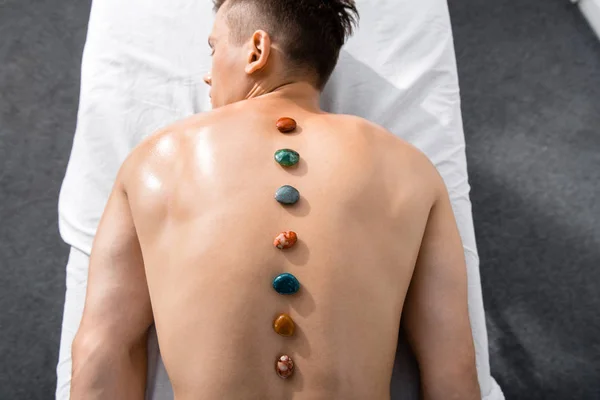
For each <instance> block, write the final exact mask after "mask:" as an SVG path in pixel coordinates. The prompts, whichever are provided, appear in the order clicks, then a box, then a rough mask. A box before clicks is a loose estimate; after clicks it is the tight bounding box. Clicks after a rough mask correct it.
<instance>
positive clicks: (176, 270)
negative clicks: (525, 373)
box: [71, 0, 479, 400]
mask: <svg viewBox="0 0 600 400" xmlns="http://www.w3.org/2000/svg"><path fill="white" fill-rule="evenodd" d="M250 3H252V4H251V5H249V6H248V7H250V8H244V7H246V6H245V5H244V4H246V3H244V2H241V1H240V2H235V1H232V0H226V2H225V4H226V5H225V6H223V7H221V6H222V5H223V4H224V2H223V1H216V2H215V4H216V5H217V8H219V7H220V8H219V11H218V13H217V17H216V22H215V26H214V28H213V32H212V34H211V37H210V38H209V43H210V46H211V47H212V49H213V51H214V57H213V68H212V73H211V74H209V75H207V77H206V79H205V80H206V82H207V83H208V84H209V85H211V88H212V91H211V93H212V103H213V106H215V108H216V110H214V111H212V112H210V113H206V114H202V115H197V116H194V117H192V118H190V119H187V120H185V121H182V122H179V123H176V124H174V125H172V126H170V127H168V128H166V129H164V130H162V131H161V132H159V133H157V134H155V135H153V136H151V137H150V138H149V139H147V140H146V141H144V142H143V143H142V144H141V145H139V146H138V147H137V148H136V149H135V150H134V151H133V152H132V154H131V155H130V156H129V157H128V159H127V160H126V161H125V163H124V164H123V166H122V167H121V170H120V172H119V175H118V177H117V180H116V183H115V186H114V189H113V192H112V194H111V197H110V199H109V201H108V203H107V206H106V209H105V211H104V215H103V217H102V220H101V222H100V225H99V228H98V232H97V234H96V239H95V241H94V245H93V249H92V254H91V258H90V272H89V278H88V282H89V283H88V288H87V296H86V305H85V309H84V313H83V318H82V322H81V326H80V329H79V332H78V334H77V337H76V339H75V341H74V343H73V380H72V386H71V389H72V398H73V400H75V399H85V400H89V399H110V400H116V399H127V400H131V399H134V398H138V399H141V398H142V397H143V393H144V389H145V383H146V376H145V375H146V351H145V349H146V343H147V342H146V340H147V332H148V329H149V327H150V326H151V325H152V324H153V323H154V324H155V325H156V330H157V334H158V340H159V346H160V348H161V353H162V357H163V361H164V364H165V367H166V369H167V373H168V375H169V378H170V380H171V383H172V385H173V390H174V394H175V398H176V400H188V399H189V400H192V399H193V400H196V399H208V400H213V399H214V400H238V399H239V400H251V399H252V400H254V399H256V400H259V399H260V400H270V399H273V400H275V399H277V400H279V399H294V400H320V399H323V400H325V399H326V400H338V399H339V400H353V399H356V400H387V399H389V397H390V393H389V390H390V380H391V374H392V366H393V363H394V356H395V350H396V342H397V338H398V330H399V327H400V319H401V318H402V323H403V326H404V328H405V330H406V334H407V337H408V339H409V342H410V345H411V347H412V349H413V351H414V353H415V355H416V358H417V361H418V363H419V369H420V374H421V385H422V392H423V398H424V399H426V400H442V399H443V400H451V399H457V400H474V399H476V398H478V397H479V388H478V384H477V376H476V369H475V357H474V349H473V341H472V336H471V330H470V325H469V318H468V310H467V282H466V268H465V263H464V257H463V249H462V246H461V241H460V237H459V235H458V230H457V227H456V223H455V221H454V216H453V213H452V208H451V206H450V201H449V199H448V195H447V193H446V190H445V186H444V184H443V181H442V179H441V178H440V176H439V175H438V174H437V171H436V170H435V168H434V167H433V166H432V164H431V163H430V162H429V161H428V160H427V158H426V157H425V156H424V155H423V154H421V153H420V152H419V151H417V150H416V149H414V148H413V147H411V146H410V145H408V144H406V143H404V142H403V141H401V140H400V139H398V138H396V137H394V136H393V135H392V134H391V133H389V132H387V131H385V130H384V129H383V128H381V127H378V126H376V125H374V124H371V123H369V122H367V121H364V120H362V119H360V118H357V117H351V116H342V115H332V114H326V113H324V112H322V111H321V110H320V108H319V96H320V89H321V88H322V86H323V85H324V82H325V81H326V78H327V77H328V74H329V73H330V72H331V70H332V69H333V66H334V65H335V59H336V58H337V53H336V52H339V47H340V46H341V44H342V43H343V41H344V38H345V36H346V34H347V31H348V29H349V28H348V24H350V22H349V21H350V20H351V16H350V14H348V12H349V11H351V10H352V9H353V7H354V3H353V2H351V1H349V0H343V1H342V0H337V1H333V0H332V1H331V2H328V3H327V4H324V3H322V2H319V3H318V4H317V3H316V2H315V3H314V4H312V3H311V4H309V3H310V2H306V3H304V2H279V1H274V2H271V3H269V4H271V5H272V6H273V7H275V9H277V10H279V11H278V12H280V13H282V14H285V15H287V16H286V20H288V21H297V22H296V24H297V26H296V28H297V29H298V30H297V31H296V33H298V34H299V35H300V36H298V37H296V39H298V41H297V43H299V44H298V45H297V46H296V47H298V46H300V47H302V46H305V45H306V46H305V48H304V50H303V51H304V53H302V52H299V53H297V54H304V56H306V57H305V58H306V59H305V60H300V63H299V64H296V65H293V64H290V62H291V61H290V60H291V59H292V58H290V57H292V56H291V55H286V54H284V52H283V51H282V50H281V49H282V48H285V46H286V43H287V42H286V40H289V39H285V37H282V36H281V35H279V36H278V34H277V33H276V32H282V31H284V30H285V31H286V32H288V34H290V33H289V32H294V31H293V30H291V31H290V30H289V29H287V27H284V26H282V25H277V24H278V23H276V22H275V20H274V19H273V18H271V17H272V16H271V17H264V16H265V15H269V13H271V14H272V13H273V12H274V11H273V9H269V8H268V7H267V5H265V4H266V3H264V2H261V1H257V0H256V1H250ZM227 4H230V6H227ZM317 6H318V7H321V11H323V10H325V9H326V8H327V7H330V8H331V9H329V11H328V12H327V13H324V11H323V12H318V13H315V9H316V8H314V7H317ZM265 7H267V8H265ZM302 7H304V8H302ZM297 9H298V10H300V9H302V10H303V12H304V13H305V18H296V17H297V16H298V15H297V13H296V11H297ZM249 10H250V11H252V10H253V12H254V13H255V14H254V15H255V18H256V21H254V22H256V23H258V24H263V23H266V24H267V25H268V24H272V25H274V27H272V29H273V30H272V32H275V34H274V35H273V36H272V37H271V35H270V34H269V33H267V32H266V31H265V30H262V29H258V30H255V29H254V28H252V24H249V25H248V26H245V25H244V24H242V25H241V26H242V27H244V26H245V27H246V28H249V32H253V33H252V35H251V37H250V39H249V40H247V41H241V42H240V43H238V42H236V41H235V39H234V38H235V34H233V33H231V32H230V30H231V29H230V26H235V27H238V26H240V24H239V23H236V24H232V22H231V21H237V20H236V19H235V18H247V15H252V13H250V14H247V13H246V12H247V11H249ZM354 11H355V9H354ZM229 13H231V15H232V17H231V19H230V18H229V15H230V14H229ZM236 13H242V14H236ZM244 13H245V14H244ZM261 13H262V14H261ZM259 14H260V15H259ZM344 15H345V17H344ZM292 17H293V18H292ZM265 18H267V19H265ZM268 18H271V20H270V21H271V22H268V21H269V19H268ZM340 18H341V20H340ZM321 19H322V20H323V21H324V23H327V24H330V25H331V27H332V29H333V28H335V29H333V30H331V31H328V30H322V31H321V30H318V31H315V30H313V29H312V27H313V25H315V24H317V25H318V24H319V23H320V20H321ZM257 21H258V22H257ZM264 21H267V22H264ZM238 22H239V21H238ZM290 23H292V22H290ZM302 24H304V26H301V25H302ZM275 25H277V26H275ZM336 26H337V27H336ZM315 32H316V35H317V36H315V37H313V40H315V43H316V42H318V40H321V36H319V35H321V34H323V35H324V36H323V39H324V40H327V41H328V42H329V46H330V47H329V48H327V49H325V48H320V49H318V51H317V50H316V49H315V48H314V46H313V47H311V46H312V45H310V43H311V42H310V40H309V39H310V36H311V35H313V33H315ZM319 32H320V33H319ZM332 32H333V36H332ZM336 32H337V33H336ZM238 34H240V35H241V34H242V33H239V32H238ZM244 35H245V34H244ZM273 38H274V39H273ZM300 39H302V40H300ZM307 43H308V44H307ZM326 44H327V43H323V46H325V45H326ZM288 45H289V43H288ZM311 52H312V53H311ZM290 54H291V53H290ZM311 54H312V55H311ZM304 56H303V57H304ZM323 57H325V58H323ZM327 57H329V58H327ZM302 62H312V63H313V64H314V65H313V69H311V68H308V69H307V67H306V65H308V64H302ZM291 66H292V67H293V68H291V69H290V67H291ZM322 67H323V68H322ZM328 71H329V72H328ZM294 73H298V74H300V75H298V76H294ZM248 99H249V100H248ZM281 117H291V118H293V119H294V120H295V121H297V124H298V127H297V129H296V130H295V131H294V132H292V133H288V134H284V133H281V132H279V131H278V130H277V129H276V126H275V123H276V121H277V120H278V119H279V118H281ZM280 149H292V150H295V151H296V152H298V153H299V154H300V162H299V163H298V164H297V165H296V166H293V167H283V166H281V165H279V164H278V163H277V162H276V161H275V160H274V154H275V153H276V152H277V151H278V150H280ZM284 185H291V186H293V187H295V188H297V189H298V190H299V192H300V200H299V201H298V202H297V203H296V204H293V205H282V204H280V203H279V202H277V201H276V199H275V198H274V194H275V192H276V191H277V189H278V188H280V187H281V186H284ZM287 231H293V232H296V233H297V235H298V238H299V240H298V242H297V243H296V244H295V245H294V246H293V247H292V248H290V249H286V250H281V249H278V248H276V247H275V246H274V239H275V238H276V237H277V236H278V235H279V234H280V233H281V232H287ZM283 273H290V274H292V275H294V276H295V277H296V278H297V279H298V280H299V282H300V289H299V291H298V292H297V293H295V294H292V295H282V294H280V293H278V292H277V291H276V290H275V289H274V286H273V285H272V282H273V279H274V278H276V277H277V276H279V275H280V274H283ZM281 314H287V315H289V316H290V317H291V319H292V320H293V321H294V323H295V326H296V331H295V333H294V335H292V336H291V337H284V336H282V335H280V334H278V333H277V332H276V331H275V329H274V327H273V322H274V320H275V319H276V318H277V317H278V316H280V315H281ZM282 355H286V356H289V357H291V359H292V360H293V362H294V366H295V368H294V370H293V374H292V375H291V376H290V377H288V378H287V379H281V373H276V365H277V363H276V361H277V360H278V359H279V357H281V356H282ZM288 371H289V370H288ZM278 372H281V371H278Z"/></svg>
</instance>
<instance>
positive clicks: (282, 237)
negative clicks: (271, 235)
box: [273, 231, 298, 250]
mask: <svg viewBox="0 0 600 400" xmlns="http://www.w3.org/2000/svg"><path fill="white" fill-rule="evenodd" d="M297 241H298V235H297V234H296V232H292V231H287V232H281V233H280V234H279V235H277V237H275V240H273V246H275V247H277V248H278V249H281V250H284V249H289V248H290V247H292V246H293V245H295V244H296V242H297Z"/></svg>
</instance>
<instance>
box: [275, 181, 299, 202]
mask: <svg viewBox="0 0 600 400" xmlns="http://www.w3.org/2000/svg"><path fill="white" fill-rule="evenodd" d="M275 200H277V201H278V202H280V203H281V204H295V203H297V202H298V200H300V192H299V191H298V190H297V189H296V188H294V187H292V186H290V185H285V186H282V187H280V188H279V189H277V191H276V192H275Z"/></svg>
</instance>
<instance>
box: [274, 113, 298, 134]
mask: <svg viewBox="0 0 600 400" xmlns="http://www.w3.org/2000/svg"><path fill="white" fill-rule="evenodd" d="M277 129H279V132H281V133H289V132H292V131H294V130H295V129H296V121H294V120H293V119H292V118H288V117H283V118H279V119H278V120H277Z"/></svg>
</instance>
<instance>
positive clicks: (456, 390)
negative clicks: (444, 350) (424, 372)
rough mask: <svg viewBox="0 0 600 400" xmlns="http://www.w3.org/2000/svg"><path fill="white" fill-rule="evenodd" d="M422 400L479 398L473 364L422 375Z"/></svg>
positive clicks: (474, 399) (471, 399)
mask: <svg viewBox="0 0 600 400" xmlns="http://www.w3.org/2000/svg"><path fill="white" fill-rule="evenodd" d="M422 386H423V397H422V398H423V400H481V390H480V388H479V380H478V378H477V369H476V367H475V364H474V363H473V365H468V366H464V367H455V368H452V369H448V370H447V371H439V372H437V373H436V374H430V375H429V376H423V377H422Z"/></svg>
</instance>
